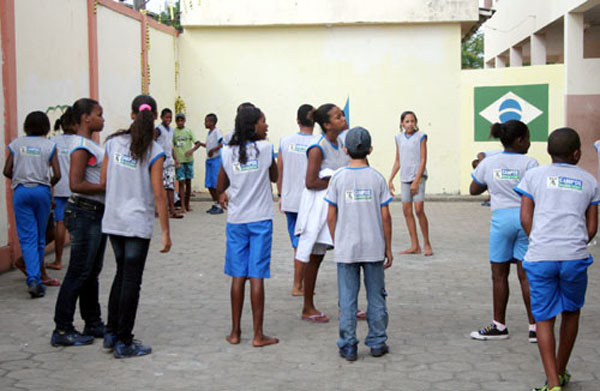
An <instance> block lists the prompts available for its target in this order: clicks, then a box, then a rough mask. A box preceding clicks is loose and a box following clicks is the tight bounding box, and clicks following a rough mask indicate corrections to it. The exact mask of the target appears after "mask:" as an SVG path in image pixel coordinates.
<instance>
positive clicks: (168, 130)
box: [156, 123, 175, 167]
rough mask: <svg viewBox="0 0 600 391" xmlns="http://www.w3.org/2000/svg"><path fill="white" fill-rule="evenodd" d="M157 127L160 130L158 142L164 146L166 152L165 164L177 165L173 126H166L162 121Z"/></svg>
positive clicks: (166, 165)
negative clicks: (174, 155) (174, 157)
mask: <svg viewBox="0 0 600 391" xmlns="http://www.w3.org/2000/svg"><path fill="white" fill-rule="evenodd" d="M156 128H157V129H158V130H159V131H160V134H159V135H158V138H157V139H156V142H157V143H158V144H159V145H160V146H161V147H162V149H163V151H164V153H165V162H164V164H163V166H164V167H169V166H173V165H175V160H174V159H173V128H172V127H170V126H169V127H166V126H165V125H163V124H162V123H161V124H160V125H158V126H157V127H156Z"/></svg>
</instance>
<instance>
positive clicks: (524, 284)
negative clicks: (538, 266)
mask: <svg viewBox="0 0 600 391" xmlns="http://www.w3.org/2000/svg"><path fill="white" fill-rule="evenodd" d="M517 274H518V275H519V282H520V283H521V293H522V294H523V302H524V303H525V309H526V310H527V319H528V320H529V324H534V323H535V319H533V314H532V313H531V299H530V297H529V281H528V280H527V273H525V270H524V269H523V262H517Z"/></svg>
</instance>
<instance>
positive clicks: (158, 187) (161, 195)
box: [103, 156, 171, 253]
mask: <svg viewBox="0 0 600 391" xmlns="http://www.w3.org/2000/svg"><path fill="white" fill-rule="evenodd" d="M164 161H165V157H164V156H162V157H160V158H158V160H156V161H155V162H154V164H152V166H151V167H150V180H151V182H152V192H153V193H154V202H155V203H156V209H157V211H158V218H159V219H160V228H161V231H162V249H161V250H160V252H161V253H167V252H169V250H170V249H171V235H170V233H169V213H168V210H167V192H166V191H165V187H164V186H163V181H162V176H163V163H164ZM103 168H104V167H103Z"/></svg>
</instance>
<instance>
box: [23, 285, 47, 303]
mask: <svg viewBox="0 0 600 391" xmlns="http://www.w3.org/2000/svg"><path fill="white" fill-rule="evenodd" d="M27 292H29V295H30V296H31V298H32V299H37V298H39V297H44V296H46V286H45V285H44V284H42V283H41V282H37V281H31V282H30V283H29V284H27Z"/></svg>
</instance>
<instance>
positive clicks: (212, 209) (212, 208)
mask: <svg viewBox="0 0 600 391" xmlns="http://www.w3.org/2000/svg"><path fill="white" fill-rule="evenodd" d="M216 207H217V205H215V204H213V205H212V206H211V207H210V208H209V209H207V210H206V213H210V214H212V213H213V212H214V211H215V208H216Z"/></svg>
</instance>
